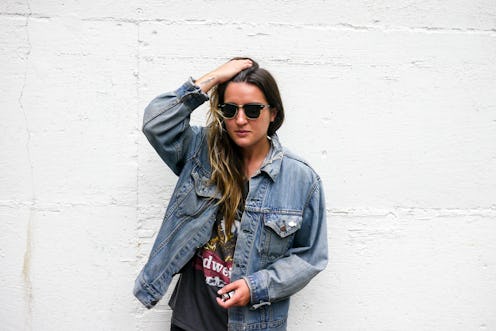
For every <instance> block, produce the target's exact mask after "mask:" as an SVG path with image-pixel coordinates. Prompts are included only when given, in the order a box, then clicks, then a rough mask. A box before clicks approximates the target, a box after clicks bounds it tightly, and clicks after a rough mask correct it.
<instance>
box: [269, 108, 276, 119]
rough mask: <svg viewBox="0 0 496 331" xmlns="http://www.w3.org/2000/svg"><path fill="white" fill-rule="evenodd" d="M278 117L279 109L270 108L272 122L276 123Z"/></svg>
mask: <svg viewBox="0 0 496 331" xmlns="http://www.w3.org/2000/svg"><path fill="white" fill-rule="evenodd" d="M276 117H277V108H270V121H271V122H274V121H275V119H276Z"/></svg>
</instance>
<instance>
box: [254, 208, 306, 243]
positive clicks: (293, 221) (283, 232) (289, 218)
mask: <svg viewBox="0 0 496 331" xmlns="http://www.w3.org/2000/svg"><path fill="white" fill-rule="evenodd" d="M302 222H303V217H301V216H298V215H286V214H267V215H265V217H264V224H265V226H267V227H269V228H271V229H272V230H274V232H275V233H277V235H278V236H279V237H281V238H285V237H287V236H289V235H291V234H293V233H295V232H296V231H297V230H298V229H300V228H301V223H302Z"/></svg>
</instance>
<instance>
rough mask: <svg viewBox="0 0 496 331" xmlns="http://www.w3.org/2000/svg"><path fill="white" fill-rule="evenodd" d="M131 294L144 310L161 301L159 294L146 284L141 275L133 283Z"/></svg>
mask: <svg viewBox="0 0 496 331" xmlns="http://www.w3.org/2000/svg"><path fill="white" fill-rule="evenodd" d="M133 294H134V296H135V297H136V299H138V300H139V301H140V302H141V303H142V304H143V305H144V306H145V307H146V308H148V309H150V308H153V306H155V305H156V304H157V302H158V301H159V300H160V299H161V296H160V294H159V293H158V292H157V291H155V289H154V288H153V287H152V286H151V285H149V284H148V283H146V282H145V281H144V280H143V279H142V278H141V275H140V276H138V278H137V279H136V281H135V284H134V289H133Z"/></svg>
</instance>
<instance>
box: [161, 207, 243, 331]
mask: <svg viewBox="0 0 496 331" xmlns="http://www.w3.org/2000/svg"><path fill="white" fill-rule="evenodd" d="M238 218H239V217H238ZM239 224H240V221H239V220H236V221H235V222H234V224H233V225H232V227H231V231H230V233H228V234H226V231H225V222H224V219H223V217H222V214H221V213H219V214H218V215H217V219H216V221H215V224H214V228H213V231H212V235H211V237H210V240H209V242H208V243H207V244H205V246H203V247H202V248H200V249H198V250H197V251H196V253H195V255H194V256H193V258H192V259H191V261H190V262H188V263H187V264H186V266H184V268H183V269H182V271H181V277H180V278H179V281H178V283H177V285H176V288H175V289H174V293H173V294H172V297H171V300H170V302H169V305H170V306H171V308H172V309H173V314H172V322H173V324H175V325H177V326H179V327H181V328H183V329H185V330H188V331H190V330H191V331H196V330H198V331H208V330H213V331H219V330H227V310H226V309H224V308H222V307H220V306H219V305H218V304H217V301H216V297H217V291H218V290H219V289H221V288H222V287H224V286H225V285H226V284H229V283H230V281H231V271H232V265H233V256H234V248H235V246H236V238H237V233H238V229H239Z"/></svg>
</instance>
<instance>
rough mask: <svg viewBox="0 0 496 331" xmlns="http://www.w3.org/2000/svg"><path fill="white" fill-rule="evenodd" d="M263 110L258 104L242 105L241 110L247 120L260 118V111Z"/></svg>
mask: <svg viewBox="0 0 496 331" xmlns="http://www.w3.org/2000/svg"><path fill="white" fill-rule="evenodd" d="M263 108H264V106H263V105H259V104H248V105H244V106H243V109H244V111H245V115H246V117H248V118H252V119H253V118H258V117H259V116H260V111H261V110H262V109H263Z"/></svg>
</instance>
